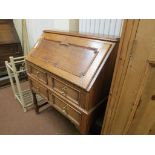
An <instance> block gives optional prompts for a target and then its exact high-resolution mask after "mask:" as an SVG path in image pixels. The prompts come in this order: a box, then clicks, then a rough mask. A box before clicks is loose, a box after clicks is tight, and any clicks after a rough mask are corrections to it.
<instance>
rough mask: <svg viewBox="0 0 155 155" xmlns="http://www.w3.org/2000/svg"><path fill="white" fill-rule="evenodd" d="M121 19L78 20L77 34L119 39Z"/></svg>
mask: <svg viewBox="0 0 155 155" xmlns="http://www.w3.org/2000/svg"><path fill="white" fill-rule="evenodd" d="M122 26H123V19H80V20H79V32H81V33H91V34H97V35H106V36H114V37H120V36H121V32H122Z"/></svg>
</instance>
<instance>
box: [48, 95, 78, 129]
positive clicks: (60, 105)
mask: <svg viewBox="0 0 155 155" xmlns="http://www.w3.org/2000/svg"><path fill="white" fill-rule="evenodd" d="M49 101H50V103H52V104H53V106H54V107H56V108H57V109H58V110H59V111H60V112H61V113H63V114H64V115H65V116H67V117H68V118H69V119H70V120H71V121H72V122H73V123H74V124H76V125H78V126H79V124H80V121H81V112H80V111H78V110H76V109H75V108H73V107H72V106H70V105H69V104H68V103H67V102H65V101H64V100H63V99H61V98H60V97H58V96H56V95H53V94H52V93H49Z"/></svg>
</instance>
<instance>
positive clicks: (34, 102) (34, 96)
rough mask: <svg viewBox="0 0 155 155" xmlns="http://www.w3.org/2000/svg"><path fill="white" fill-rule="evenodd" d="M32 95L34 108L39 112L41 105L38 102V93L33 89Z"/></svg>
mask: <svg viewBox="0 0 155 155" xmlns="http://www.w3.org/2000/svg"><path fill="white" fill-rule="evenodd" d="M32 96H33V104H34V108H35V111H36V113H37V114H38V113H39V106H38V103H37V97H36V93H34V92H33V91H32Z"/></svg>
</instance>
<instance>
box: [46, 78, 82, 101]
mask: <svg viewBox="0 0 155 155" xmlns="http://www.w3.org/2000/svg"><path fill="white" fill-rule="evenodd" d="M48 84H49V87H50V88H51V87H52V89H53V90H55V91H56V92H57V93H59V94H61V95H62V96H65V97H66V98H68V99H69V100H71V101H72V102H74V103H76V104H79V100H80V91H79V90H77V89H76V88H74V87H72V86H70V85H68V84H66V83H65V82H62V81H61V80H59V79H56V78H55V77H51V76H48Z"/></svg>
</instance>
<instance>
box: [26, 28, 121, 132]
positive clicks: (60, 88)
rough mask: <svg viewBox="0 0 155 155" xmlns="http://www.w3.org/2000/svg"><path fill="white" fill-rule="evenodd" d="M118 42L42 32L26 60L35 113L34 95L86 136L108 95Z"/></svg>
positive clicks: (79, 35) (37, 107)
mask: <svg viewBox="0 0 155 155" xmlns="http://www.w3.org/2000/svg"><path fill="white" fill-rule="evenodd" d="M117 47H118V41H117V39H108V38H103V37H95V36H88V35H81V34H75V33H65V32H56V31H48V30H46V31H44V32H43V34H42V36H41V37H40V39H39V41H38V42H37V43H36V45H35V46H34V48H33V49H32V50H31V51H30V52H29V54H28V56H27V57H26V62H27V68H28V71H27V73H28V77H29V82H30V87H31V90H32V93H33V97H34V104H35V107H36V112H38V111H39V106H38V105H37V101H36V93H38V94H40V95H41V96H42V97H43V98H44V99H45V100H46V101H47V102H48V103H49V104H50V105H51V106H53V107H54V108H55V109H57V110H58V111H59V112H60V113H62V114H63V115H64V116H65V117H67V118H68V119H69V120H70V121H71V122H72V123H73V124H74V125H75V126H76V127H77V128H78V129H79V131H80V132H81V134H88V133H89V129H90V127H91V125H92V122H93V119H94V118H95V115H96V112H97V111H98V109H99V108H100V106H101V105H102V104H103V102H104V101H105V99H106V98H107V96H108V93H109V89H110V84H111V79H112V74H113V69H114V64H115V58H116V54H117Z"/></svg>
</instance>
